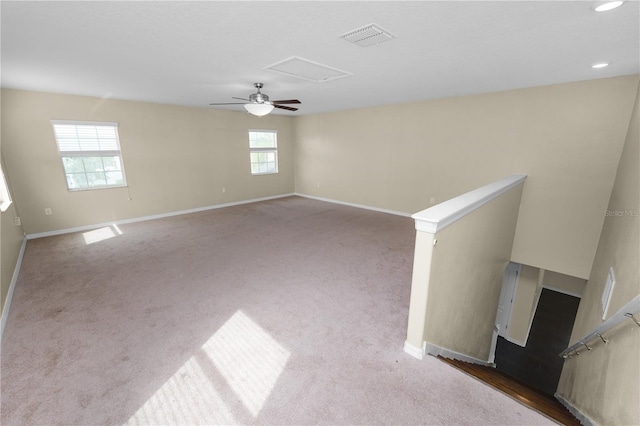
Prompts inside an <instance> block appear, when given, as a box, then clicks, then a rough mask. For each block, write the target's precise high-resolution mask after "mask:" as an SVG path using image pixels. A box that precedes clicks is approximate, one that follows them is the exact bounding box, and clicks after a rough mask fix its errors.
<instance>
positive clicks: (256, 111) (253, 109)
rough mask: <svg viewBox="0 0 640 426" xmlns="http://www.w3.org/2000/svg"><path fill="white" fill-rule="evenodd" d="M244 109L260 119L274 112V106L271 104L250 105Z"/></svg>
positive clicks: (245, 105) (246, 105)
mask: <svg viewBox="0 0 640 426" xmlns="http://www.w3.org/2000/svg"><path fill="white" fill-rule="evenodd" d="M244 108H245V109H246V110H247V112H249V113H250V114H253V115H256V116H258V117H262V116H263V115H267V114H269V113H270V112H271V111H273V105H271V104H258V103H248V104H244Z"/></svg>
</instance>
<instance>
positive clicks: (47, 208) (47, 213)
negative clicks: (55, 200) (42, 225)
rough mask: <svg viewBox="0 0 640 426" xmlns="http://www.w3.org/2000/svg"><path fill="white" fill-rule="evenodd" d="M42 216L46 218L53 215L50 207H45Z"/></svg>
mask: <svg viewBox="0 0 640 426" xmlns="http://www.w3.org/2000/svg"><path fill="white" fill-rule="evenodd" d="M44 214H45V215H46V216H51V215H52V214H53V212H52V211H51V207H45V208H44Z"/></svg>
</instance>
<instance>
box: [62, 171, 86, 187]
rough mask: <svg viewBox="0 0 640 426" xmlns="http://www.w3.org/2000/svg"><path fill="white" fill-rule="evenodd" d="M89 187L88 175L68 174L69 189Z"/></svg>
mask: <svg viewBox="0 0 640 426" xmlns="http://www.w3.org/2000/svg"><path fill="white" fill-rule="evenodd" d="M88 186H89V185H88V184H87V175H85V174H84V173H82V174H80V173H67V187H68V188H69V189H78V188H86V187H88Z"/></svg>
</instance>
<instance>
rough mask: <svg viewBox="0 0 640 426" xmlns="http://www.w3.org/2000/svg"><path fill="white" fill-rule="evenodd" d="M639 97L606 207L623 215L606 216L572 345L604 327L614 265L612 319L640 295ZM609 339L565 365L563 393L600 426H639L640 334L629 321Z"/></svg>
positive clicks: (610, 334)
mask: <svg viewBox="0 0 640 426" xmlns="http://www.w3.org/2000/svg"><path fill="white" fill-rule="evenodd" d="M634 95H636V103H635V108H634V111H633V116H632V119H631V124H630V125H629V127H628V133H627V136H626V142H625V145H624V150H623V152H622V156H621V158H620V163H619V166H618V170H617V175H616V179H615V185H614V187H613V192H612V193H611V198H610V200H609V203H608V208H607V209H608V211H609V212H611V213H614V212H623V213H622V214H621V215H617V214H614V215H612V216H605V211H604V210H603V211H601V214H602V215H603V216H605V217H604V226H603V229H602V234H601V236H600V241H599V244H598V249H597V253H596V256H595V261H594V264H593V269H592V271H591V276H590V277H589V282H588V283H587V285H586V288H585V292H584V294H583V297H582V300H581V302H580V307H579V308H578V313H577V316H576V322H575V325H574V328H573V332H572V335H571V343H575V342H576V341H578V340H580V339H581V338H582V337H584V336H585V335H587V334H588V333H589V332H590V331H591V330H593V328H595V327H596V326H598V325H600V324H601V322H602V320H601V317H602V310H601V305H600V298H601V296H602V292H603V289H604V286H605V282H606V277H607V274H608V271H609V267H610V266H613V268H614V272H615V275H616V285H615V288H614V291H613V294H612V297H611V304H610V306H609V310H608V312H609V316H610V315H611V314H612V313H615V312H616V311H618V310H619V309H620V308H621V307H622V306H624V304H625V303H627V302H628V301H630V300H631V299H633V298H634V297H635V296H637V295H638V294H640V271H639V268H640V267H639V265H638V259H639V258H640V250H639V246H640V236H639V234H640V227H639V224H638V222H640V217H639V216H638V212H639V211H640V194H639V192H640V190H639V188H640V186H639V184H640V173H639V171H638V168H639V164H640V106H639V105H638V102H639V98H640V90H639V91H637V92H634ZM624 212H628V213H624ZM606 337H607V338H608V339H609V343H608V344H607V345H606V346H603V345H602V344H597V343H596V344H595V345H594V346H595V347H594V349H593V350H592V351H590V352H588V353H585V354H583V355H580V356H578V357H573V358H572V359H570V360H566V361H565V363H564V368H563V370H562V376H561V377H560V384H559V385H558V393H559V394H560V395H561V396H562V397H563V398H565V399H566V400H568V401H569V402H570V403H571V404H572V405H574V406H575V407H576V408H578V409H579V410H580V411H581V412H582V413H584V414H586V415H587V416H588V417H590V418H591V419H593V420H595V421H596V422H597V423H600V424H612V425H613V424H616V425H637V424H640V404H638V401H640V379H639V378H640V356H639V354H640V330H638V326H637V325H635V324H634V323H633V322H632V321H631V320H629V321H627V322H624V323H623V324H622V325H620V326H619V327H617V328H616V329H615V330H614V331H613V332H610V333H607V334H606Z"/></svg>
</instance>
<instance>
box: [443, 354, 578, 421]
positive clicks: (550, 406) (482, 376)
mask: <svg viewBox="0 0 640 426" xmlns="http://www.w3.org/2000/svg"><path fill="white" fill-rule="evenodd" d="M438 358H439V359H440V360H442V361H444V362H446V363H447V364H449V365H451V366H453V367H455V368H457V369H459V370H462V371H464V372H465V373H467V374H469V375H471V376H473V377H475V378H477V379H478V380H480V381H482V382H484V383H486V384H488V385H490V386H492V387H494V388H496V389H498V390H499V391H502V392H504V393H505V394H507V395H509V396H511V397H512V398H514V399H516V400H518V401H520V402H521V403H522V404H524V405H526V406H528V407H530V408H532V409H534V410H536V411H538V412H540V413H542V414H544V415H545V416H547V417H550V418H551V419H553V420H555V421H556V422H558V423H560V424H563V425H580V422H579V421H578V420H577V419H576V418H575V417H574V416H573V415H572V414H571V413H570V412H569V410H567V409H566V408H565V406H564V405H562V404H561V403H560V402H559V401H558V400H556V399H555V398H552V397H550V396H549V395H546V394H544V393H542V392H539V391H537V390H535V389H531V388H530V387H528V386H527V385H525V384H523V383H521V382H519V381H517V380H515V379H513V378H512V377H510V376H507V375H506V374H504V373H502V372H500V371H498V370H496V369H495V368H491V367H485V366H482V365H478V364H470V363H468V362H463V361H458V360H453V359H448V358H443V357H441V356H438Z"/></svg>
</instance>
